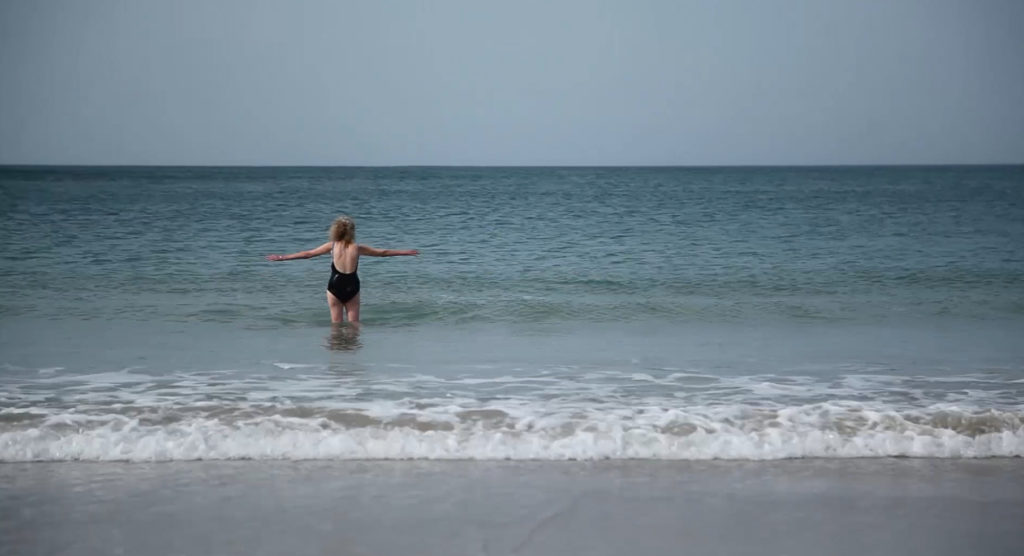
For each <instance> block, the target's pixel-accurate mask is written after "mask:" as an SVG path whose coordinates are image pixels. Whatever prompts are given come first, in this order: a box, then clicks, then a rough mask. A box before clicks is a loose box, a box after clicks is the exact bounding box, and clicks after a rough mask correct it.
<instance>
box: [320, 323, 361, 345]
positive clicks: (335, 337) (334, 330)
mask: <svg viewBox="0 0 1024 556" xmlns="http://www.w3.org/2000/svg"><path fill="white" fill-rule="evenodd" d="M326 340H327V343H326V344H325V345H324V347H326V348H327V349H329V350H331V351H355V350H357V349H359V348H361V347H363V343H362V342H361V341H360V340H359V325H358V324H347V323H343V324H333V325H331V333H330V335H329V336H327V338H326Z"/></svg>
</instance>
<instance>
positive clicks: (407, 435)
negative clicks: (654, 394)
mask: <svg viewBox="0 0 1024 556" xmlns="http://www.w3.org/2000/svg"><path fill="white" fill-rule="evenodd" d="M143 413H145V412H143ZM11 416H12V414H11V413H8V414H7V417H8V418H10V417H11ZM0 430H2V431H3V432H0V461H8V462H10V461H64V460H81V461H109V460H126V461H167V460H199V459H212V460H220V459H282V460H292V459H296V460H301V459H480V460H493V459H517V460H518V459H527V460H528V459H533V460H567V459H579V460H593V459H668V460H700V459H744V460H770V459H783V458H807V457H820V458H846V457H886V456H910V457H931V458H976V457H1019V456H1024V414H1022V413H1021V412H1018V411H994V410H988V411H968V410H962V409H958V408H956V407H952V406H934V407H931V408H927V409H925V410H920V411H909V412H898V411H893V410H887V409H885V408H880V407H872V406H867V405H861V404H855V403H822V404H811V405H805V406H794V407H779V408H775V409H765V408H757V407H751V406H721V407H704V408H694V409H683V408H665V407H659V406H654V405H647V406H639V407H625V406H618V407H615V406H606V407H603V408H600V409H597V408H585V407H579V406H576V407H574V406H571V405H566V406H562V407H552V406H543V407H542V406H540V405H537V404H536V403H526V402H521V403H506V404H498V405H493V406H486V405H481V404H475V403H473V401H472V400H455V401H450V402H449V403H448V404H447V405H440V404H439V405H431V404H429V403H427V404H424V403H417V404H409V403H400V402H395V403H384V402H375V403H373V404H370V405H368V406H367V407H364V408H362V409H350V410H344V411H341V410H323V409H313V408H290V409H289V408H262V409H258V410H257V409H254V408H242V407H233V408H224V407H218V408H200V409H196V408H193V409H192V411H191V412H175V411H163V412H160V413H158V414H154V413H151V414H149V415H141V416H140V415H139V414H138V412H136V413H135V414H104V415H81V414H77V413H73V412H68V413H61V414H56V415H54V414H50V415H46V416H40V417H38V418H29V417H26V420H25V421H24V422H15V423H14V424H13V425H10V424H8V425H5V426H3V427H0Z"/></svg>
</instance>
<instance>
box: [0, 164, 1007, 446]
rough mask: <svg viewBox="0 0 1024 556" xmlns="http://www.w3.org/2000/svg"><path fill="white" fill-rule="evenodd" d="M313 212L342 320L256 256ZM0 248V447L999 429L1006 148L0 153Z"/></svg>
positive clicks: (305, 265)
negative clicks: (604, 154)
mask: <svg viewBox="0 0 1024 556" xmlns="http://www.w3.org/2000/svg"><path fill="white" fill-rule="evenodd" d="M341 213H346V214H349V215H351V216H353V217H354V218H355V220H356V223H357V236H358V237H357V239H358V241H359V242H360V243H366V244H369V245H373V246H376V247H383V248H416V249H419V250H420V251H421V253H422V254H421V255H420V256H419V257H401V258H393V259H372V258H364V259H363V261H362V262H361V264H360V269H359V272H360V276H361V278H362V281H363V294H362V300H363V309H362V312H363V321H364V323H365V326H364V327H363V328H362V329H361V330H358V331H357V330H353V329H349V328H341V329H332V328H331V327H330V326H329V314H328V311H327V308H326V303H325V297H324V288H325V285H326V281H327V277H328V268H329V261H328V260H326V259H324V258H319V259H312V260H308V261H292V262H285V263H269V262H267V261H265V260H264V259H263V256H264V255H266V254H268V253H287V252H295V251H299V250H304V249H308V248H312V247H315V246H317V245H319V244H321V243H322V242H324V241H325V240H326V228H327V226H328V225H329V223H330V222H331V220H332V219H333V218H334V217H335V216H337V215H338V214H341ZM0 244H2V245H3V246H4V247H3V249H4V252H3V254H4V257H3V259H2V262H0V336H2V338H0V365H3V367H2V368H0V459H9V460H26V459H27V460H35V459H44V460H45V459H192V458H213V459H221V458H233V457H272V458H290V457H303V458H352V457H370V458H373V457H382V458H391V457H510V458H513V459H518V458H540V459H550V458H554V459H560V458H564V457H582V458H591V457H612V458H616V457H658V458H701V457H739V458H753V459H760V458H774V457H802V456H807V455H814V456H842V455H855V456H864V455H924V456H948V457H955V456H972V455H973V456H977V455H1021V454H1022V452H1024V440H1022V439H1024V429H1022V426H1021V419H1022V415H1024V410H1022V402H1021V399H1022V398H1021V396H1022V394H1024V348H1022V347H1021V345H1020V344H1021V343H1020V341H1019V338H1020V337H1024V336H1022V333H1024V295H1022V294H1024V167H1020V166H992V167H983V166H979V167H837V168H826V167H820V168H98V167H95V168H94V167H88V168H15V167H8V168H2V169H0ZM267 427H269V428H270V429H271V432H267V431H266V430H264V429H266V428H267ZM261 431H262V432H261ZM324 431H327V432H324ZM481 431H482V432H481ZM780 431H781V432H780ZM538 435H539V436H538ZM602 435H603V436H602ZM631 435H632V436H631ZM716 435H717V436H716ZM751 438H753V441H750V442H747V440H749V439H751ZM723 439H725V440H723ZM745 442H746V443H745ZM154 443H155V444H154ZM157 445H159V446H163V447H161V448H159V449H158V448H157V447H155V446H157ZM168 446H169V447H168Z"/></svg>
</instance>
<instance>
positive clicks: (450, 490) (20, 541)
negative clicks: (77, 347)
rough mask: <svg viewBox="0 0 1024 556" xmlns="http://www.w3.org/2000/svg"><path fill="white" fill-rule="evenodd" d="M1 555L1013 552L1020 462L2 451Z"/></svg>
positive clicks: (1022, 507)
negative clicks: (195, 456) (47, 459)
mask: <svg viewBox="0 0 1024 556" xmlns="http://www.w3.org/2000/svg"><path fill="white" fill-rule="evenodd" d="M0 485H3V486H2V487H0V500H2V501H0V514H2V515H3V519H2V520H0V522H2V524H3V525H2V526H0V527H2V528H0V535H2V536H0V546H3V547H4V548H3V553H4V554H26V555H64V554H68V555H70V554H75V555H86V556H88V555H101V554H102V555H107V554H147V555H151V556H157V555H172V554H246V555H263V554H266V555H278V554H353V555H398V554H417V555H423V556H429V555H438V556H441V555H445V556H452V555H461V554H467V555H468V554H489V555H505V554H508V555H512V554H520V555H527V554H537V555H540V554H594V555H617V554H634V555H635V554H691V555H704V554H708V555H711V554H730V555H738V554H793V555H811V554H833V555H845V554H849V555H855V554H856V555H861V554H893V555H897V554H899V555H911V554H922V555H924V554H927V555H930V556H935V555H941V554H950V555H953V554H956V555H962V554H988V555H994V554H1007V555H1009V554H1019V553H1020V551H1021V550H1022V549H1024V532H1022V531H1024V529H1022V528H1021V525H1022V523H1024V503H1022V500H1024V463H1022V461H1021V460H1020V459H1016V458H1015V459H990V460H970V461H962V460H958V461H950V460H918V459H895V458H892V459H862V460H791V461H777V462H651V461H644V462H629V461H618V462H597V463H582V462H562V463H553V462H252V461H238V462H223V461H221V462H184V463H162V464H90V463H54V464H6V465H2V466H0Z"/></svg>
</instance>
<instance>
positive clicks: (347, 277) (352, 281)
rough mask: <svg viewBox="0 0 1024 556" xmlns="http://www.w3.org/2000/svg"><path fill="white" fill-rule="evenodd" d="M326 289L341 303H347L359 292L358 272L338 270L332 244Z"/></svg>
mask: <svg viewBox="0 0 1024 556" xmlns="http://www.w3.org/2000/svg"><path fill="white" fill-rule="evenodd" d="M327 291H329V292H331V295H333V296H334V297H337V298H338V301H341V302H342V303H348V301H349V300H351V299H352V298H353V297H355V296H356V295H357V294H358V293H359V274H358V272H355V271H353V272H350V273H348V274H346V273H344V272H341V271H339V270H338V268H337V267H336V266H334V246H333V245H332V246H331V278H330V280H328V281H327Z"/></svg>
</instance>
